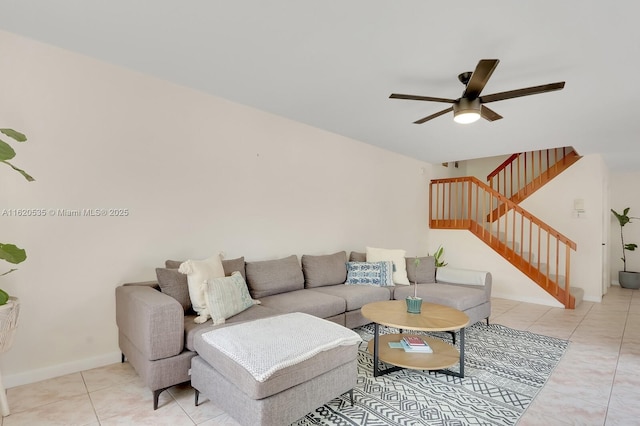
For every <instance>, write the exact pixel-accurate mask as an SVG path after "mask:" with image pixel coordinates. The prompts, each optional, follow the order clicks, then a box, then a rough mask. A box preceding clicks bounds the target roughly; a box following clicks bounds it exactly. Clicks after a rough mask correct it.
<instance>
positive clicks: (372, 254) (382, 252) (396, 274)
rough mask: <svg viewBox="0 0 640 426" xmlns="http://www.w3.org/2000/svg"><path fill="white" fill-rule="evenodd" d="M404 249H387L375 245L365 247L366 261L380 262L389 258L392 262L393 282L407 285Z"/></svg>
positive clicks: (405, 253)
mask: <svg viewBox="0 0 640 426" xmlns="http://www.w3.org/2000/svg"><path fill="white" fill-rule="evenodd" d="M406 255H407V252H406V250H399V249H397V250H389V249H382V248H375V247H367V262H382V261H385V260H389V261H391V262H393V266H394V271H393V282H394V283H395V284H396V285H398V284H400V285H409V284H410V283H409V278H407V261H406V259H405V256H406Z"/></svg>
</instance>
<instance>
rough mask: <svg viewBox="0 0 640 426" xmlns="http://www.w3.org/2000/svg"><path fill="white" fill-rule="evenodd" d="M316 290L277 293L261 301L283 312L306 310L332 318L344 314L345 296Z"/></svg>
mask: <svg viewBox="0 0 640 426" xmlns="http://www.w3.org/2000/svg"><path fill="white" fill-rule="evenodd" d="M318 288H324V287H318ZM315 290H316V289H304V290H296V291H290V292H287V293H280V294H275V295H272V296H267V297H263V298H261V299H260V302H261V303H262V305H263V306H266V307H267V308H272V309H275V310H277V311H280V312H281V313H290V312H304V313H305V314H310V315H314V316H316V317H319V318H330V317H333V316H336V315H340V314H344V312H345V310H346V309H347V302H346V301H345V300H344V299H343V298H341V297H336V296H332V295H330V294H323V293H319V292H317V291H315Z"/></svg>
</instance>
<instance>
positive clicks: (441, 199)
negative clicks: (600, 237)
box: [429, 148, 582, 309]
mask: <svg viewBox="0 0 640 426" xmlns="http://www.w3.org/2000/svg"><path fill="white" fill-rule="evenodd" d="M555 151H556V152H552V150H546V151H538V152H530V153H520V154H514V155H512V156H511V157H510V158H509V161H505V162H504V163H503V164H501V165H500V166H499V167H498V169H496V171H494V172H492V173H491V174H490V175H489V177H488V180H489V182H490V184H489V185H487V184H485V183H484V182H481V181H480V180H479V179H477V178H475V177H461V178H449V179H435V180H432V181H431V184H430V188H429V189H430V191H429V202H430V210H429V226H430V227H431V228H434V229H467V230H469V231H470V232H472V233H473V234H474V235H476V236H477V237H478V238H480V239H481V240H482V241H484V242H485V243H486V244H487V245H489V246H490V247H491V248H492V249H493V250H495V251H496V252H497V253H498V254H500V255H501V256H502V257H504V258H505V259H506V260H508V261H509V262H510V263H511V264H512V265H514V266H515V267H516V268H518V269H519V270H520V271H521V272H522V273H524V274H525V275H526V276H527V277H529V278H530V279H531V280H533V281H534V282H536V283H537V284H538V285H539V286H540V287H541V288H543V289H544V290H545V291H546V292H547V293H549V294H550V295H552V296H553V297H554V298H555V299H556V300H558V301H559V302H560V303H562V304H563V305H564V306H565V308H568V309H573V308H575V306H576V301H577V303H579V302H580V301H581V300H582V290H581V289H572V288H571V286H570V270H571V268H570V266H571V263H570V261H571V250H573V251H575V250H576V248H577V246H576V243H575V242H573V241H572V240H570V239H569V238H567V237H566V236H564V235H562V234H561V233H560V232H559V231H557V230H555V229H553V228H552V227H551V226H549V225H547V224H546V223H544V222H543V221H542V220H540V219H539V218H537V217H535V216H534V215H533V214H531V213H530V212H528V211H526V210H524V209H523V208H521V207H520V206H519V205H518V203H519V202H520V201H522V200H523V199H525V198H526V197H528V196H529V195H531V194H532V193H533V192H535V191H536V190H537V189H538V188H539V187H541V186H542V185H544V184H546V183H547V182H549V181H550V180H551V179H552V178H553V177H555V176H557V175H558V174H559V173H560V172H561V171H563V170H566V168H568V167H569V166H570V165H571V164H573V163H575V162H576V161H577V160H578V159H579V158H580V157H579V156H578V155H577V153H575V151H574V150H573V149H571V148H568V149H567V148H560V149H559V150H555ZM520 165H522V167H521V166H520ZM491 185H493V186H494V187H492V186H491ZM560 271H563V272H562V273H561V272H560Z"/></svg>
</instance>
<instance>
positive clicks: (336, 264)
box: [302, 251, 347, 288]
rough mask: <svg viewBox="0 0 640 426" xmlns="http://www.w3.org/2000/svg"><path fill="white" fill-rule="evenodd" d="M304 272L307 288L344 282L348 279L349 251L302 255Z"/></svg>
mask: <svg viewBox="0 0 640 426" xmlns="http://www.w3.org/2000/svg"><path fill="white" fill-rule="evenodd" d="M302 272H303V274H304V286H305V288H314V287H324V286H328V285H336V284H344V282H345V281H346V280H347V252H345V251H340V252H338V253H334V254H326V255H321V256H311V255H308V254H305V255H302Z"/></svg>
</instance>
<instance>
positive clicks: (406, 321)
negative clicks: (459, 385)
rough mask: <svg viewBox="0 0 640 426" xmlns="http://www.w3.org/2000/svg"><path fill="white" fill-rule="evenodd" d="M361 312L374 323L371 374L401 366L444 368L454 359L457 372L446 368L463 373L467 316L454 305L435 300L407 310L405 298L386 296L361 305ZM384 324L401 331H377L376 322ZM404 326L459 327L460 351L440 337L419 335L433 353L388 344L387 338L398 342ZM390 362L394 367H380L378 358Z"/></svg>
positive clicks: (444, 329)
mask: <svg viewBox="0 0 640 426" xmlns="http://www.w3.org/2000/svg"><path fill="white" fill-rule="evenodd" d="M362 315H363V316H364V317H365V318H367V319H368V320H371V321H372V322H373V323H374V337H373V339H372V340H371V341H370V342H369V345H368V349H369V352H371V353H372V354H373V375H374V376H376V377H377V376H379V375H382V374H386V373H390V372H392V371H397V370H399V369H400V368H412V369H414V370H444V369H445V368H448V367H451V366H452V365H455V364H456V363H458V362H459V363H460V373H455V372H451V371H447V373H448V374H453V375H456V376H459V377H464V328H465V327H466V326H467V325H468V324H469V317H468V316H467V315H466V314H465V313H464V312H461V311H459V310H457V309H454V308H451V307H449V306H444V305H437V304H435V303H427V302H422V309H421V312H420V313H419V314H410V313H408V312H407V304H406V302H405V301H404V300H388V301H384V302H374V303H369V304H366V305H364V306H363V307H362ZM380 325H386V326H389V327H396V328H398V329H400V334H383V335H380V330H379V326H380ZM403 330H416V331H457V330H460V351H458V350H457V349H456V348H455V347H454V346H453V345H451V344H449V343H447V342H444V341H442V340H440V339H435V338H432V337H428V336H424V335H420V337H421V338H423V339H424V340H425V341H426V342H427V343H428V344H429V346H431V348H432V349H433V353H412V352H405V351H404V349H398V348H391V347H390V346H389V342H399V341H400V340H401V339H402V337H404V336H412V334H408V333H403ZM379 360H380V361H383V362H385V363H387V364H391V365H393V366H394V367H391V368H388V369H386V370H380V369H379V366H378V361H379Z"/></svg>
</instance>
